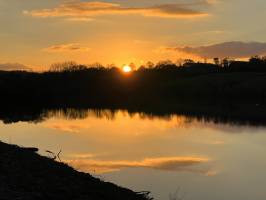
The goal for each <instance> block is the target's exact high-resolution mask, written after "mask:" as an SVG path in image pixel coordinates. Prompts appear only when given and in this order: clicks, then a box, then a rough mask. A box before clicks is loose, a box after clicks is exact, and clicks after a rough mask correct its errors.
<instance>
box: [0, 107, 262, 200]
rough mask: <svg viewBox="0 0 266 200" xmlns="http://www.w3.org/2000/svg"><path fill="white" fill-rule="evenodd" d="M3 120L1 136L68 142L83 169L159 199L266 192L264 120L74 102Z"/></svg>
mask: <svg viewBox="0 0 266 200" xmlns="http://www.w3.org/2000/svg"><path fill="white" fill-rule="evenodd" d="M31 118H32V119H31ZM25 119H27V120H25ZM3 121H4V122H5V123H4V122H3ZM3 121H2V122H1V123H0V133H1V134H0V139H1V140H2V141H4V142H6V143H12V144H18V145H22V146H27V147H32V146H34V147H38V148H40V153H41V154H43V155H46V156H51V155H49V153H47V152H46V150H49V151H52V152H55V153H57V152H59V151H60V149H62V153H61V154H60V156H61V159H62V160H63V161H64V162H67V163H69V164H70V165H72V166H73V167H74V168H76V169H78V170H79V171H84V172H90V173H92V174H94V175H95V176H97V177H100V178H101V179H103V180H106V181H111V182H113V183H116V184H118V185H121V186H124V187H127V188H130V189H132V190H134V191H151V196H152V197H154V198H155V199H157V200H168V199H169V195H170V194H172V195H173V196H177V197H182V198H183V199H184V200H226V199H228V200H251V199H252V200H253V199H254V200H265V199H266V190H265V186H266V172H265V170H266V129H265V127H264V126H249V125H243V124H242V125H241V124H238V125H236V124H234V123H219V122H217V121H216V122H215V123H214V121H215V120H213V121H212V120H204V118H203V119H197V118H193V117H186V116H183V115H168V116H164V117H158V116H153V115H146V114H143V113H128V112H127V111H122V110H118V111H115V112H114V111H110V110H87V111H84V110H83V111H82V112H81V111H76V110H72V109H69V110H67V111H64V112H63V111H60V110H58V111H48V112H45V114H43V115H40V116H38V117H37V118H35V117H32V116H30V115H23V120H21V119H20V118H18V119H16V120H14V119H12V120H10V119H9V118H7V119H5V120H3ZM7 122H13V123H7ZM177 190H178V194H174V193H176V191H177ZM173 199H174V198H173ZM177 199H178V198H177Z"/></svg>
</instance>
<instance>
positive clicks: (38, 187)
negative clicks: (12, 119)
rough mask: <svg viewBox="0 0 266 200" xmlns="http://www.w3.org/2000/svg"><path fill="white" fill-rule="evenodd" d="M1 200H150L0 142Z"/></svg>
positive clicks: (144, 194)
mask: <svg viewBox="0 0 266 200" xmlns="http://www.w3.org/2000/svg"><path fill="white" fill-rule="evenodd" d="M0 155H1V158H2V159H1V161H0V170H1V174H0V178H1V180H2V181H1V183H0V193H1V199H3V200H9V199H21V200H34V199H39V200H47V199H56V200H72V199H75V200H84V199H90V200H107V199H108V200H109V199H116V200H125V199H128V200H151V199H152V198H150V197H148V193H143V192H141V193H138V192H133V191H131V190H129V189H125V188H122V187H119V186H116V185H114V184H112V183H108V182H104V181H102V180H100V179H98V178H94V177H93V176H91V175H90V174H87V173H82V172H78V171H76V170H74V169H73V168H71V167H69V166H68V165H66V164H64V163H62V162H56V161H54V159H51V158H48V157H42V156H40V155H38V154H36V153H35V152H34V151H31V150H29V148H20V147H18V146H14V145H8V144H4V143H2V142H0Z"/></svg>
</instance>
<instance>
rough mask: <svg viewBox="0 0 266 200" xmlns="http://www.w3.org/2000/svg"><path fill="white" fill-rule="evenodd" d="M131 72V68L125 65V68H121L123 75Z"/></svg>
mask: <svg viewBox="0 0 266 200" xmlns="http://www.w3.org/2000/svg"><path fill="white" fill-rule="evenodd" d="M131 71H132V68H131V67H130V66H128V65H125V66H124V67H123V72H125V73H129V72H131Z"/></svg>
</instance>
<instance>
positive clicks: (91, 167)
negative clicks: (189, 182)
mask: <svg viewBox="0 0 266 200" xmlns="http://www.w3.org/2000/svg"><path fill="white" fill-rule="evenodd" d="M208 161H209V159H207V158H202V157H166V158H152V159H144V160H142V161H99V160H89V159H76V160H75V159H74V160H68V161H66V162H67V163H68V164H70V165H71V166H73V167H75V168H77V169H79V170H82V171H86V172H96V173H106V172H112V171H119V170H121V169H124V168H151V169H156V170H164V171H187V172H194V173H200V174H204V175H206V174H208V172H209V169H206V168H201V169H198V168H195V166H197V165H200V164H204V163H207V162H208Z"/></svg>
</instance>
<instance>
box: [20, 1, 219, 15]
mask: <svg viewBox="0 0 266 200" xmlns="http://www.w3.org/2000/svg"><path fill="white" fill-rule="evenodd" d="M212 2H214V1H213V0H208V1H206V0H204V1H202V0H201V1H197V4H198V3H200V4H201V5H203V4H210V3H212ZM192 5H195V3H190V4H184V3H183V4H182V3H179V4H178V3H176V4H160V5H154V6H149V7H148V6H146V7H124V6H122V5H120V4H117V3H107V2H100V1H95V2H83V1H80V0H75V1H70V2H64V3H62V4H60V5H58V6H57V7H55V8H48V9H40V10H32V11H24V14H27V15H31V16H34V17H67V18H70V19H71V18H72V19H78V18H80V19H86V18H88V17H89V18H90V17H92V16H99V15H131V14H134V15H142V16H149V17H164V18H191V17H202V16H208V14H207V13H205V12H202V11H199V10H194V9H193V8H191V7H192Z"/></svg>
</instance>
